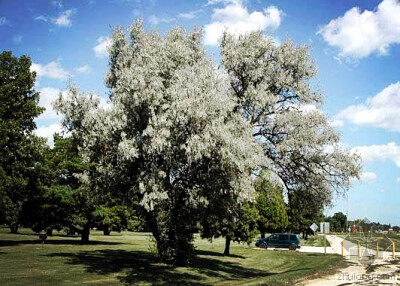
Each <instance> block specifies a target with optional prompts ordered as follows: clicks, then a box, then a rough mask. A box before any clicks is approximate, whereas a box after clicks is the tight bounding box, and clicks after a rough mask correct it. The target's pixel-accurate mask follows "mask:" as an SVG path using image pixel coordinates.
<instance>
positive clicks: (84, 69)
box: [74, 65, 92, 73]
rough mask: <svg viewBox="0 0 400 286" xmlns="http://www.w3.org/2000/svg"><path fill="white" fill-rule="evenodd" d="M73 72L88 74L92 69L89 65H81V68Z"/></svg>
mask: <svg viewBox="0 0 400 286" xmlns="http://www.w3.org/2000/svg"><path fill="white" fill-rule="evenodd" d="M74 70H75V72H77V73H90V72H91V71H92V68H91V67H90V66H89V65H83V66H81V67H76V68H74Z"/></svg>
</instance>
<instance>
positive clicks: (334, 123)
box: [330, 118, 344, 127]
mask: <svg viewBox="0 0 400 286" xmlns="http://www.w3.org/2000/svg"><path fill="white" fill-rule="evenodd" d="M330 124H331V126H332V127H342V126H343V125H344V121H343V120H340V119H336V118H334V119H332V120H331V121H330Z"/></svg>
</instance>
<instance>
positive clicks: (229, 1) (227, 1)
mask: <svg viewBox="0 0 400 286" xmlns="http://www.w3.org/2000/svg"><path fill="white" fill-rule="evenodd" d="M220 3H223V4H225V5H228V4H232V3H233V4H241V3H242V1H241V0H208V1H207V4H206V6H209V5H216V4H220Z"/></svg>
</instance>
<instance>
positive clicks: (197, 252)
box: [196, 250, 246, 259]
mask: <svg viewBox="0 0 400 286" xmlns="http://www.w3.org/2000/svg"><path fill="white" fill-rule="evenodd" d="M196 254H197V255H210V256H220V257H221V256H222V257H224V256H225V255H224V254H223V253H222V252H214V251H207V250H196ZM229 257H233V258H242V259H244V258H246V257H244V256H242V255H236V254H231V255H229Z"/></svg>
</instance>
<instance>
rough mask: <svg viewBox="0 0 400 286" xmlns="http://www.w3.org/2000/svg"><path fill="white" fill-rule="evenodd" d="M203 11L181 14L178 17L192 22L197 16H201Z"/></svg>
mask: <svg viewBox="0 0 400 286" xmlns="http://www.w3.org/2000/svg"><path fill="white" fill-rule="evenodd" d="M202 11H203V10H202V9H199V10H195V11H190V12H187V13H180V14H179V15H178V17H179V18H182V19H187V20H191V19H194V18H195V17H196V16H197V14H199V13H200V12H202Z"/></svg>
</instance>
